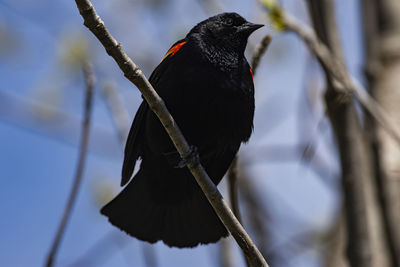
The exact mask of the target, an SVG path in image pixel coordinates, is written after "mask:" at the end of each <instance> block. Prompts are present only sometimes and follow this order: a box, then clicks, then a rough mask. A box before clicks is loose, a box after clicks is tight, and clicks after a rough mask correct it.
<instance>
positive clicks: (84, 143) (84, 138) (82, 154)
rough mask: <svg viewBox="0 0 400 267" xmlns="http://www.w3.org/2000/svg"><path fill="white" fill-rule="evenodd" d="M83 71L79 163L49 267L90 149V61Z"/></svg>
mask: <svg viewBox="0 0 400 267" xmlns="http://www.w3.org/2000/svg"><path fill="white" fill-rule="evenodd" d="M83 72H84V74H85V79H86V95H85V108H84V118H83V123H82V132H81V144H80V151H79V157H78V165H77V168H76V172H75V178H74V183H73V185H72V188H71V192H70V195H69V199H68V202H67V205H66V207H65V210H64V214H63V216H62V218H61V221H60V225H59V226H58V230H57V233H56V236H55V237H54V240H53V243H52V246H51V249H50V252H49V254H48V256H47V261H46V266H47V267H51V266H53V263H54V259H55V257H56V254H57V251H58V248H59V246H60V242H61V239H62V237H63V235H64V232H65V227H66V225H67V223H68V219H69V217H70V215H71V211H72V208H73V207H74V204H75V201H76V197H77V195H78V191H79V188H80V185H81V182H82V177H83V171H84V167H85V163H86V154H87V151H88V144H89V128H90V127H89V126H90V119H91V110H92V100H93V89H94V75H93V71H92V67H91V65H90V64H89V63H88V62H84V63H83Z"/></svg>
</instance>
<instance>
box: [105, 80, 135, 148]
mask: <svg viewBox="0 0 400 267" xmlns="http://www.w3.org/2000/svg"><path fill="white" fill-rule="evenodd" d="M101 89H102V93H103V96H104V99H105V102H106V104H107V107H108V109H109V111H110V114H111V116H112V120H113V122H114V125H115V129H116V131H117V133H118V137H119V141H120V142H121V144H122V147H123V146H124V144H125V141H126V138H127V136H128V133H129V124H130V122H131V120H130V118H129V114H128V111H127V110H126V108H125V105H124V102H123V100H122V97H121V95H120V94H119V93H118V91H117V89H116V88H115V86H114V85H113V84H111V83H107V84H104V85H102V86H101Z"/></svg>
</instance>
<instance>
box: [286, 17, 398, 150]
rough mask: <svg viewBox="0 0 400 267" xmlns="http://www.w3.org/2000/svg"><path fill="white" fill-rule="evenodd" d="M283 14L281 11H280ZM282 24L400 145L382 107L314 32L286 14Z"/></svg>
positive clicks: (392, 125)
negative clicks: (296, 36)
mask: <svg viewBox="0 0 400 267" xmlns="http://www.w3.org/2000/svg"><path fill="white" fill-rule="evenodd" d="M282 12H283V11H282ZM282 22H283V24H284V27H285V28H286V29H287V30H290V31H293V32H295V33H296V34H297V35H298V36H299V37H300V38H301V39H303V41H304V42H305V43H306V44H307V46H308V48H309V49H310V50H311V51H312V53H313V54H315V55H316V56H317V58H318V60H319V62H320V63H321V64H322V65H323V67H324V68H325V69H326V71H327V72H328V73H329V75H331V76H332V77H333V78H334V79H336V80H337V82H339V83H340V85H341V86H342V87H343V88H341V90H342V91H345V92H347V93H351V94H353V95H354V97H355V98H356V99H357V100H358V101H359V102H360V103H361V104H362V105H363V107H364V108H365V109H366V110H367V111H368V112H369V113H370V114H371V115H372V117H373V118H374V119H375V120H376V121H377V122H378V123H379V124H380V125H381V126H382V127H383V128H384V129H385V130H386V131H387V132H388V133H389V134H390V135H391V136H392V137H393V138H394V139H395V140H396V142H397V144H398V145H400V134H399V132H398V131H397V129H396V127H395V126H394V124H393V122H392V120H391V119H389V118H390V117H389V116H388V115H387V113H386V112H385V111H384V110H383V109H382V107H381V106H380V105H379V104H378V103H377V102H376V101H375V100H374V99H373V98H372V97H371V96H370V95H369V94H368V93H367V91H366V90H365V88H363V87H362V86H361V84H359V83H357V84H356V83H355V82H354V81H355V79H353V78H352V77H351V76H350V75H349V73H348V72H347V69H346V67H345V66H344V65H343V63H342V62H341V61H340V60H338V58H337V57H336V56H334V55H332V53H331V52H330V51H329V49H328V48H327V46H326V45H324V44H323V43H322V42H321V41H320V40H319V39H318V37H317V36H316V35H315V32H314V31H313V30H312V29H311V28H310V27H309V26H307V25H306V24H304V23H303V22H301V21H299V20H298V19H296V18H294V17H293V16H291V15H290V14H288V13H283V14H282Z"/></svg>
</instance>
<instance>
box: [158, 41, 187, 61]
mask: <svg viewBox="0 0 400 267" xmlns="http://www.w3.org/2000/svg"><path fill="white" fill-rule="evenodd" d="M184 44H186V42H180V43H177V44H176V45H174V46H173V47H171V48H170V49H169V50H168V52H167V53H166V54H165V56H164V57H163V59H162V60H164V59H165V58H166V57H168V56H169V55H171V56H173V55H175V54H176V53H177V52H178V51H179V50H180V49H181V48H182V46H183V45H184Z"/></svg>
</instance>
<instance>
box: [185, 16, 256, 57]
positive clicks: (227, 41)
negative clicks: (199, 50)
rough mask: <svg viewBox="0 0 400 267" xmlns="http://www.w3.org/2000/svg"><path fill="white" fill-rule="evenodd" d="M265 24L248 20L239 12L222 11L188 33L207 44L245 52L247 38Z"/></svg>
mask: <svg viewBox="0 0 400 267" xmlns="http://www.w3.org/2000/svg"><path fill="white" fill-rule="evenodd" d="M262 26H263V25H261V24H254V23H251V22H248V21H246V20H245V19H244V18H243V17H242V16H240V15H239V14H237V13H222V14H219V15H216V16H213V17H210V18H208V19H206V20H204V21H202V22H200V23H199V24H197V25H196V26H195V27H194V28H193V29H192V30H191V31H190V32H189V34H188V37H189V38H190V37H191V36H192V37H193V36H194V37H195V38H201V39H202V41H204V42H205V43H207V44H212V45H214V46H218V47H220V48H227V49H234V50H236V51H238V52H244V50H245V48H246V44H247V39H248V37H249V36H250V34H251V33H252V32H254V31H255V30H257V29H259V28H261V27H262Z"/></svg>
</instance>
